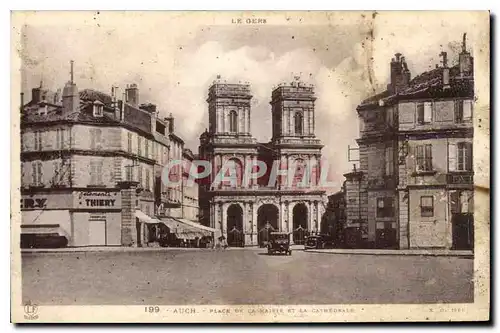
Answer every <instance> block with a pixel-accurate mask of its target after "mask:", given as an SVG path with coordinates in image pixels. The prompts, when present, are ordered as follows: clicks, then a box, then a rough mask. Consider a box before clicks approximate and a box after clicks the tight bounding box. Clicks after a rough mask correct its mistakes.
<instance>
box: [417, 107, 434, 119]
mask: <svg viewBox="0 0 500 333" xmlns="http://www.w3.org/2000/svg"><path fill="white" fill-rule="evenodd" d="M417 120H418V123H419V124H428V123H430V122H431V121H432V102H425V103H417Z"/></svg>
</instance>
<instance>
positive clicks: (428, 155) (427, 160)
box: [425, 145, 432, 171]
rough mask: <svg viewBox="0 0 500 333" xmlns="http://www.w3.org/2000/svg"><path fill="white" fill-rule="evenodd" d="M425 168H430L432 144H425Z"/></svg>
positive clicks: (427, 169) (428, 169)
mask: <svg viewBox="0 0 500 333" xmlns="http://www.w3.org/2000/svg"><path fill="white" fill-rule="evenodd" d="M425 170H426V171H430V170H432V145H425Z"/></svg>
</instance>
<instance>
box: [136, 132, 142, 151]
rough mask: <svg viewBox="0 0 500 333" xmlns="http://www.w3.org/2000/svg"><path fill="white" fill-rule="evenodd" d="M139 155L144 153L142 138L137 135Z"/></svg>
mask: <svg viewBox="0 0 500 333" xmlns="http://www.w3.org/2000/svg"><path fill="white" fill-rule="evenodd" d="M137 155H142V138H141V137H140V136H137Z"/></svg>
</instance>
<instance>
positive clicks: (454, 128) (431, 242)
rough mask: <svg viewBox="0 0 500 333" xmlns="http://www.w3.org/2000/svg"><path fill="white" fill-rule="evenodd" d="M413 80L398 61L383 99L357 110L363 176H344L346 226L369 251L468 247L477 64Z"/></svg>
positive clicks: (467, 61) (465, 59)
mask: <svg viewBox="0 0 500 333" xmlns="http://www.w3.org/2000/svg"><path fill="white" fill-rule="evenodd" d="M441 57H442V66H438V65H436V68H435V69H433V70H430V71H428V72H425V73H422V74H420V75H418V76H417V77H415V78H414V79H411V76H410V71H409V70H408V67H407V65H406V62H405V58H404V57H403V56H402V55H401V54H396V55H395V58H393V59H392V61H391V82H390V84H389V85H388V87H387V90H385V91H384V92H382V93H380V94H377V95H375V96H372V97H370V98H368V99H366V100H364V101H363V102H362V103H361V104H360V105H359V106H358V107H357V112H358V115H359V119H360V134H361V137H360V138H359V139H358V140H357V142H358V145H359V154H360V169H359V170H353V171H352V172H350V173H347V174H346V175H345V176H346V178H347V181H346V204H347V227H351V228H360V230H361V235H360V239H361V240H363V241H364V242H367V243H368V246H380V244H387V243H388V242H389V243H391V242H392V244H394V245H396V246H399V248H447V249H449V248H471V247H472V240H473V235H472V232H473V169H472V138H473V124H472V117H473V105H474V78H473V72H474V71H473V59H472V57H471V55H470V53H469V52H468V51H467V48H466V40H465V35H464V40H463V44H462V51H461V53H460V54H459V62H458V64H456V65H454V66H448V59H447V54H446V53H445V52H442V53H441Z"/></svg>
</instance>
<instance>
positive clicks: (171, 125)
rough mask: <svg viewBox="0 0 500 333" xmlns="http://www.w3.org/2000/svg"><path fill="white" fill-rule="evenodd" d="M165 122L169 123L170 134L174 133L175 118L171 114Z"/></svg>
mask: <svg viewBox="0 0 500 333" xmlns="http://www.w3.org/2000/svg"><path fill="white" fill-rule="evenodd" d="M164 120H165V122H168V133H169V134H170V133H174V116H172V113H170V114H169V116H168V117H167V118H165V119H164Z"/></svg>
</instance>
